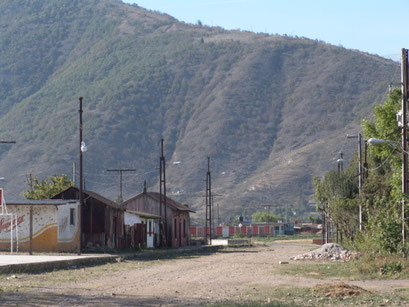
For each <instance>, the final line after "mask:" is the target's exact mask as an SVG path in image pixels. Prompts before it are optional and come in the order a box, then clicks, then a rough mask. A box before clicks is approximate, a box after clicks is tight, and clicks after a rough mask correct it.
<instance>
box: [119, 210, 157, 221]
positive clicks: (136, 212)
mask: <svg viewBox="0 0 409 307" xmlns="http://www.w3.org/2000/svg"><path fill="white" fill-rule="evenodd" d="M125 211H126V212H129V213H132V214H136V215H139V216H140V217H147V218H151V219H160V216H159V215H156V214H151V213H146V212H140V211H134V210H128V209H126V210H125Z"/></svg>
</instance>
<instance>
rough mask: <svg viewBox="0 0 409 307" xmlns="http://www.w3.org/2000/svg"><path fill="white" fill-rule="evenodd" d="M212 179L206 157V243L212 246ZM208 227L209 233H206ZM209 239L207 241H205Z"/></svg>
mask: <svg viewBox="0 0 409 307" xmlns="http://www.w3.org/2000/svg"><path fill="white" fill-rule="evenodd" d="M212 199H213V198H212V179H211V173H210V157H207V172H206V227H205V231H206V235H205V239H206V242H209V244H210V245H212ZM208 226H209V232H208V231H207V229H208ZM208 238H209V241H207V240H208Z"/></svg>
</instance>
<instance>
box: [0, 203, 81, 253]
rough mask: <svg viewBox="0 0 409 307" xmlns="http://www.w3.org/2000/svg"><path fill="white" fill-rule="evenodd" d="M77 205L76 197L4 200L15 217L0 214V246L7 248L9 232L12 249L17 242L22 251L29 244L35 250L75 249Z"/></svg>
mask: <svg viewBox="0 0 409 307" xmlns="http://www.w3.org/2000/svg"><path fill="white" fill-rule="evenodd" d="M78 205H79V202H78V200H54V199H53V200H24V201H18V202H17V201H13V202H8V203H7V210H8V213H10V214H13V215H14V216H15V220H13V221H11V218H10V217H11V216H6V215H2V216H0V249H1V250H10V247H11V236H13V245H14V246H13V250H17V246H18V250H19V251H24V252H27V251H30V247H31V249H32V251H35V252H73V251H75V250H76V249H77V247H78V240H79V232H78ZM13 219H14V218H13ZM16 222H17V223H16ZM16 224H17V225H16ZM16 228H17V231H16ZM11 232H13V234H12V233H11ZM17 239H18V240H17Z"/></svg>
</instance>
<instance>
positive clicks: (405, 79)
mask: <svg viewBox="0 0 409 307" xmlns="http://www.w3.org/2000/svg"><path fill="white" fill-rule="evenodd" d="M401 81H402V194H403V197H402V243H403V245H404V244H405V241H406V229H405V228H406V216H405V207H406V204H405V197H406V196H407V195H408V154H407V152H408V142H407V131H406V129H407V123H408V119H407V110H408V105H407V103H408V50H407V49H402V62H401Z"/></svg>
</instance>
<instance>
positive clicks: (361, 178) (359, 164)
mask: <svg viewBox="0 0 409 307" xmlns="http://www.w3.org/2000/svg"><path fill="white" fill-rule="evenodd" d="M347 138H348V139H358V178H359V183H358V189H359V190H358V191H359V192H358V193H359V195H361V193H362V187H363V184H364V178H363V167H362V134H361V133H358V135H347ZM358 214H359V226H358V227H359V230H362V204H361V202H359V213H358Z"/></svg>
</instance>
